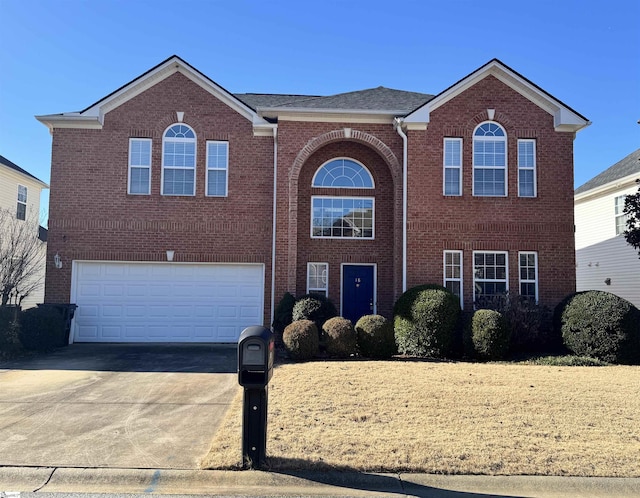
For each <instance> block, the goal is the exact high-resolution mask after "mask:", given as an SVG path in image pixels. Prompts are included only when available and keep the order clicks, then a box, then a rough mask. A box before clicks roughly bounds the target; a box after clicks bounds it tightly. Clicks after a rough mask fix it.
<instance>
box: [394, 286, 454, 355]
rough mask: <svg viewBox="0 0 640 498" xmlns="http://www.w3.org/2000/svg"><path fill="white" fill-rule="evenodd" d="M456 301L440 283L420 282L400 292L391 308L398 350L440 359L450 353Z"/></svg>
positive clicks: (452, 341)
mask: <svg viewBox="0 0 640 498" xmlns="http://www.w3.org/2000/svg"><path fill="white" fill-rule="evenodd" d="M459 316H460V300H459V298H458V297H457V296H455V295H454V294H452V293H451V292H449V291H448V290H447V289H445V288H444V287H442V286H440V285H420V286H417V287H413V288H411V289H409V290H408V291H406V292H405V293H404V294H402V295H401V296H400V297H399V298H398V300H397V301H396V304H395V306H394V308H393V325H394V329H395V336H396V343H397V344H398V350H399V351H400V352H401V353H403V354H409V355H415V356H427V357H436V358H442V357H445V356H447V355H449V354H450V353H451V350H452V346H453V343H454V336H455V333H456V326H457V324H458V319H459Z"/></svg>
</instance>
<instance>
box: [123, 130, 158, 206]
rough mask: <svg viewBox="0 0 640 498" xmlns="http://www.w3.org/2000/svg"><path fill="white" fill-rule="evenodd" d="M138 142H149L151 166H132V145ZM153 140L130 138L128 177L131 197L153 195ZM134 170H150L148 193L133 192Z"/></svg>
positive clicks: (128, 188)
mask: <svg viewBox="0 0 640 498" xmlns="http://www.w3.org/2000/svg"><path fill="white" fill-rule="evenodd" d="M134 141H136V142H149V166H132V165H131V145H132V143H133V142H134ZM152 142H153V140H152V139H150V138H137V137H131V138H129V171H128V175H127V193H128V194H129V195H150V194H151V163H152V161H153V158H152V156H153V143H152ZM133 168H136V169H144V168H147V169H148V170H149V184H148V189H147V190H148V191H147V192H146V193H143V192H131V170H132V169H133Z"/></svg>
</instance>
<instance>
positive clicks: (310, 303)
mask: <svg viewBox="0 0 640 498" xmlns="http://www.w3.org/2000/svg"><path fill="white" fill-rule="evenodd" d="M334 316H338V311H337V310H336V307H335V306H334V305H333V303H332V302H331V301H330V300H329V299H327V298H326V297H324V296H320V295H316V294H313V295H311V294H307V295H306V296H302V297H301V298H300V299H298V300H297V301H296V304H295V305H294V306H293V312H292V318H293V321H294V322H295V321H296V320H311V321H312V322H314V323H315V324H316V327H317V328H318V332H321V331H322V326H323V325H324V322H326V321H327V320H328V319H329V318H333V317H334Z"/></svg>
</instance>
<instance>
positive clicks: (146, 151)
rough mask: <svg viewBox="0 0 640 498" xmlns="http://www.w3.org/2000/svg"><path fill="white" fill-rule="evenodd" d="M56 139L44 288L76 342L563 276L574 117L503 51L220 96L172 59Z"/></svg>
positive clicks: (556, 284)
mask: <svg viewBox="0 0 640 498" xmlns="http://www.w3.org/2000/svg"><path fill="white" fill-rule="evenodd" d="M37 119H39V120H40V121H41V122H42V123H44V124H45V125H47V126H48V127H49V129H50V131H51V133H52V134H53V149H52V165H51V168H52V170H51V199H50V216H49V229H50V234H49V258H48V259H49V260H52V258H53V255H54V254H59V255H60V257H61V258H62V268H60V269H55V268H53V266H52V265H50V266H49V267H48V274H47V285H46V301H50V302H65V301H66V302H69V301H71V302H74V303H76V304H77V305H78V306H79V308H78V311H77V313H76V316H75V319H74V325H73V333H72V336H71V337H72V340H75V341H90V342H93V341H116V342H119V341H173V342H182V341H193V342H199V341H202V342H235V341H236V340H237V338H238V336H239V334H240V332H241V330H242V329H243V328H244V327H246V326H248V325H252V324H257V323H262V324H265V325H269V324H270V321H271V317H272V314H273V309H274V307H275V305H276V304H277V303H278V301H279V300H280V298H281V297H282V296H283V294H284V293H285V292H287V291H288V292H291V293H292V294H294V295H296V296H300V295H303V294H305V293H307V292H314V293H320V294H323V295H326V296H328V297H329V298H330V299H331V300H333V301H334V302H335V303H336V306H337V307H338V309H339V311H340V313H341V314H342V315H343V316H345V317H347V318H350V319H352V320H355V319H357V318H358V317H360V316H362V315H364V314H368V313H380V314H382V315H386V316H388V317H389V316H391V313H392V309H393V304H394V302H395V300H396V299H397V298H398V296H399V295H400V294H401V293H402V292H403V290H405V289H407V288H409V287H412V286H415V285H418V284H424V283H439V284H443V285H445V286H447V287H448V288H449V289H451V290H452V291H453V292H455V293H456V294H457V295H459V296H460V300H461V303H462V304H463V305H464V308H465V309H472V308H473V303H474V300H477V299H478V298H480V297H483V296H486V295H492V294H497V293H502V292H505V291H507V290H508V291H510V292H515V293H521V294H524V295H526V296H529V297H530V298H532V299H537V300H539V302H541V303H544V304H548V305H551V306H552V305H554V304H556V303H557V302H559V301H560V300H561V299H562V298H563V297H564V296H566V295H567V294H569V293H570V292H573V291H574V289H575V271H574V268H575V247H574V237H573V224H574V220H573V209H572V193H573V185H572V183H573V140H574V137H575V133H576V132H577V131H579V130H580V129H582V128H584V127H585V126H587V125H588V124H589V122H588V121H587V119H586V118H584V117H583V116H581V115H580V114H578V113H577V112H576V111H574V110H572V109H571V108H570V107H568V106H567V105H565V104H563V103H562V102H560V101H559V100H557V99H555V98H554V97H552V96H551V95H549V94H548V93H547V92H545V91H544V90H542V89H541V88H539V87H538V86H536V85H535V84H534V83H532V82H531V81H529V80H527V79H526V78H524V77H523V76H521V75H520V74H518V73H517V72H515V71H514V70H512V69H510V68H509V67H507V66H506V65H505V64H503V63H502V62H500V61H498V60H492V61H490V62H488V63H487V64H485V65H484V66H482V67H481V68H479V69H477V70H476V71H474V72H472V73H471V74H469V75H468V76H466V77H465V78H463V79H462V80H460V81H458V82H457V83H455V84H453V85H452V86H451V87H449V88H447V89H446V90H444V91H443V92H441V93H439V94H438V95H435V96H433V95H428V94H422V93H416V92H406V91H400V90H392V89H389V88H384V87H378V88H372V89H368V90H362V91H356V92H349V93H343V94H338V95H331V96H326V97H320V96H303V95H302V96H301V95H264V94H232V93H230V92H229V91H227V90H225V89H224V88H222V87H221V86H219V85H218V84H216V83H215V82H214V81H213V80H211V79H209V78H208V77H207V76H205V75H204V74H202V73H201V72H199V71H198V70H197V69H195V68H194V67H192V66H190V65H189V64H187V63H186V62H185V61H183V60H182V59H180V58H179V57H176V56H173V57H170V58H169V59H167V60H166V61H164V62H162V63H161V64H159V65H157V66H156V67H154V68H152V69H150V70H149V71H147V72H146V73H144V74H143V75H142V76H140V77H138V78H136V79H135V80H133V81H131V82H130V83H127V84H126V85H124V86H123V87H121V88H119V89H117V90H116V91H114V92H113V93H111V94H110V95H108V96H106V97H104V98H103V99H101V100H99V101H98V102H96V103H95V104H92V105H90V106H89V107H87V108H86V109H84V110H83V111H80V112H68V113H62V114H55V115H48V116H38V117H37Z"/></svg>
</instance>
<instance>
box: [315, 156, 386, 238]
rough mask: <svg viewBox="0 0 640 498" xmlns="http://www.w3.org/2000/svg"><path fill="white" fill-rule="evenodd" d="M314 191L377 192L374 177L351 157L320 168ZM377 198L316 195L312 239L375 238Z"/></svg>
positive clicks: (332, 161) (330, 162) (328, 163)
mask: <svg viewBox="0 0 640 498" xmlns="http://www.w3.org/2000/svg"><path fill="white" fill-rule="evenodd" d="M311 186H312V187H314V188H351V189H354V188H355V189H373V188H374V182H373V177H372V176H371V173H370V172H369V170H368V169H367V168H366V167H364V166H363V165H362V164H360V163H358V162H356V161H354V160H353V159H348V158H338V159H332V160H331V161H329V162H327V163H325V164H323V165H322V166H320V168H318V171H316V174H315V175H314V177H313V180H312V181H311ZM374 219H375V214H374V198H373V197H353V196H319V195H318V196H312V197H311V237H313V238H347V239H373V238H374Z"/></svg>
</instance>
